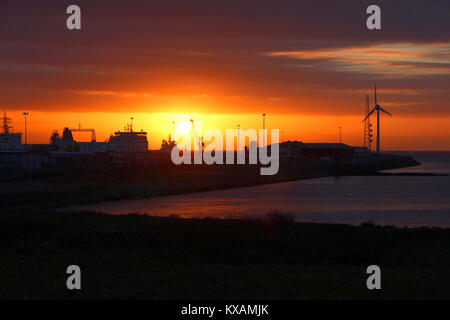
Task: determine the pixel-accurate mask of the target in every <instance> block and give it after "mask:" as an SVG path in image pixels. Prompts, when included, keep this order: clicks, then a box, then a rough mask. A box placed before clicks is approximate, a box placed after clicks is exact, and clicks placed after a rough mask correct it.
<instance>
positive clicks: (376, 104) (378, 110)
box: [362, 85, 392, 153]
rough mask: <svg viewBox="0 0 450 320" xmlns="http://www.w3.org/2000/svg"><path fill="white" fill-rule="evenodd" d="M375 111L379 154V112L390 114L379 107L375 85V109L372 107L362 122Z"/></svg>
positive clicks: (378, 150)
mask: <svg viewBox="0 0 450 320" xmlns="http://www.w3.org/2000/svg"><path fill="white" fill-rule="evenodd" d="M375 110H377V153H380V110H381V111H383V112H384V113H386V114H388V115H390V116H392V114H391V113H389V112H387V111H386V110H384V109H383V108H382V107H380V105H379V104H378V102H377V85H375V107H373V109H372V111H370V112H369V114H368V115H367V116H366V117H365V118H364V120H363V121H362V122H364V121H366V120H367V118H369V117H370V115H371V114H372V113H373V112H374V111H375Z"/></svg>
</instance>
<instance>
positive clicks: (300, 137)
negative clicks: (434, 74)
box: [8, 111, 450, 150]
mask: <svg viewBox="0 0 450 320" xmlns="http://www.w3.org/2000/svg"><path fill="white" fill-rule="evenodd" d="M8 116H9V117H11V118H13V123H12V124H13V127H14V129H15V130H14V131H15V132H24V121H23V120H24V119H23V115H22V112H17V111H15V112H9V113H8ZM131 117H133V118H134V122H133V128H134V130H136V131H140V130H141V129H142V130H144V131H146V132H148V140H149V148H150V149H159V148H160V146H161V141H162V139H167V137H168V136H169V134H172V133H173V132H172V131H173V122H174V121H175V123H177V125H176V129H177V130H180V129H181V128H183V129H181V130H183V131H184V130H187V131H186V134H188V133H189V134H192V132H191V131H192V130H191V124H190V122H189V121H190V119H194V121H195V123H196V128H197V123H198V122H201V127H202V129H203V132H204V131H205V130H207V129H211V128H214V129H218V130H220V131H221V132H222V134H223V136H224V137H225V136H226V134H225V131H226V129H236V128H237V125H238V124H240V127H241V130H246V129H249V128H253V129H256V130H258V129H261V128H262V117H261V115H259V114H210V115H204V114H190V115H185V114H171V113H133V114H122V113H101V112H92V113H88V112H86V113H81V112H80V113H49V112H39V111H34V112H30V114H29V115H28V118H27V127H28V142H29V143H49V138H50V135H51V133H52V131H53V130H59V132H62V130H63V128H64V127H69V128H77V127H78V124H79V123H81V125H82V127H83V128H94V129H95V130H96V132H97V141H105V140H107V139H108V138H109V136H110V135H111V134H113V133H114V132H115V131H118V130H123V129H124V126H126V123H127V122H129V119H130V118H131ZM375 119H376V118H375V117H373V118H372V123H375ZM361 120H362V117H358V116H334V115H333V116H327V115H316V116H312V115H282V114H275V115H270V114H268V115H267V118H266V128H267V129H269V130H270V129H279V130H280V140H281V136H283V137H284V141H288V140H291V141H293V140H297V141H303V142H338V141H339V127H340V126H342V127H343V129H342V136H343V142H344V143H346V144H349V145H354V146H360V145H362V136H363V126H362V123H361ZM449 121H450V118H449V117H441V118H432V117H429V118H405V117H399V116H396V115H395V114H394V116H393V117H388V116H382V118H381V146H382V149H383V150H450V139H449V138H448V137H450V128H449V126H448V123H449ZM399 128H400V130H399ZM179 133H182V132H179ZM375 134H376V131H375V126H374V137H375ZM74 138H75V140H77V141H89V139H90V136H89V134H86V135H83V134H80V133H74ZM205 143H208V142H207V141H205ZM418 146H419V147H418ZM423 146H426V147H423Z"/></svg>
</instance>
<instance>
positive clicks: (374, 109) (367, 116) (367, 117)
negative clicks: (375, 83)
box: [362, 108, 375, 122]
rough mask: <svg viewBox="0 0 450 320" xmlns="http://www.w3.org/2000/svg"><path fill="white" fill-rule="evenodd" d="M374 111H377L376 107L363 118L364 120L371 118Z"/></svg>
mask: <svg viewBox="0 0 450 320" xmlns="http://www.w3.org/2000/svg"><path fill="white" fill-rule="evenodd" d="M374 111H375V108H373V109H372V111H370V112H369V114H368V115H367V116H366V117H365V118H364V120H363V121H362V122H364V121H366V120H367V118H369V117H370V115H371V114H372V113H373V112H374Z"/></svg>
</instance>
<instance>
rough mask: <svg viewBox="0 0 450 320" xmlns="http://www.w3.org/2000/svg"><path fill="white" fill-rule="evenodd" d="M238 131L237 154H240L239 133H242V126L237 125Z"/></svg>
mask: <svg viewBox="0 0 450 320" xmlns="http://www.w3.org/2000/svg"><path fill="white" fill-rule="evenodd" d="M237 130H238V137H237V152H239V138H240V137H239V133H240V131H241V125H240V124H238V125H237Z"/></svg>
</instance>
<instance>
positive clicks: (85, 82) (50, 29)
mask: <svg viewBox="0 0 450 320" xmlns="http://www.w3.org/2000/svg"><path fill="white" fill-rule="evenodd" d="M375 3H376V4H378V5H379V6H380V7H381V10H382V30H379V31H371V30H367V29H366V26H365V20H366V17H367V15H366V14H365V11H366V8H367V6H368V5H370V4H374V3H372V2H370V3H369V2H366V1H335V0H315V1H301V0H296V1H278V0H277V1H275V0H259V1H252V0H239V1H235V0H217V1H212V0H202V1H200V0H194V1H187V0H183V1H181V0H176V1H173V0H165V1H162V0H160V1H124V0H115V1H111V0H109V1H102V0H98V1H92V0H90V1H81V0H76V1H62V0H58V1H56V0H55V1H25V0H13V1H9V0H2V1H1V2H0V71H1V72H0V110H7V111H8V113H9V115H10V116H11V117H13V126H14V127H15V131H17V132H23V129H24V128H23V127H24V125H23V116H22V115H21V114H22V112H23V111H28V112H29V116H28V123H29V127H28V136H29V139H28V141H29V142H31V143H47V142H48V140H49V138H50V134H51V132H52V130H54V129H58V130H60V131H61V130H62V129H63V127H65V126H68V127H78V123H81V125H82V126H83V127H86V128H87V127H93V128H95V129H96V131H97V137H98V141H104V140H105V139H107V138H108V136H109V135H110V134H111V133H112V132H114V131H116V130H119V129H122V130H123V127H124V125H126V123H127V122H129V119H130V117H134V119H135V120H134V127H135V129H138V130H140V129H144V130H145V131H147V132H148V133H149V145H150V148H152V149H155V148H158V147H159V145H160V143H161V140H162V139H163V138H165V137H166V136H167V135H168V134H169V133H170V132H171V131H172V121H186V120H189V119H190V118H194V119H197V120H202V122H203V128H204V129H207V128H209V127H211V128H217V129H221V130H224V129H226V128H235V127H236V125H237V124H240V125H241V128H244V129H245V128H259V127H261V125H262V119H261V113H267V114H268V116H267V127H268V128H274V129H275V128H276V129H280V130H282V131H284V140H299V141H304V142H337V141H338V140H339V129H338V128H339V126H342V127H343V140H344V142H345V143H348V144H351V145H361V144H362V136H363V127H362V124H361V120H362V119H363V116H364V104H365V95H366V94H370V100H371V104H373V85H374V83H376V84H377V86H378V88H379V90H378V94H379V95H378V99H379V103H380V105H381V106H382V107H383V108H384V109H386V110H388V111H390V112H391V113H392V114H393V117H389V116H387V115H383V117H382V121H381V123H382V149H385V150H450V126H449V124H450V19H449V12H450V2H449V1H448V0H443V1H439V0H434V1H415V0H413V1H376V2H375ZM70 4H77V5H79V6H80V7H81V12H82V30H79V31H69V30H68V29H67V28H66V18H67V16H68V15H67V14H66V8H67V6H68V5H70ZM372 121H373V122H375V117H373V118H372ZM374 134H375V132H374ZM80 139H86V136H80Z"/></svg>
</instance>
